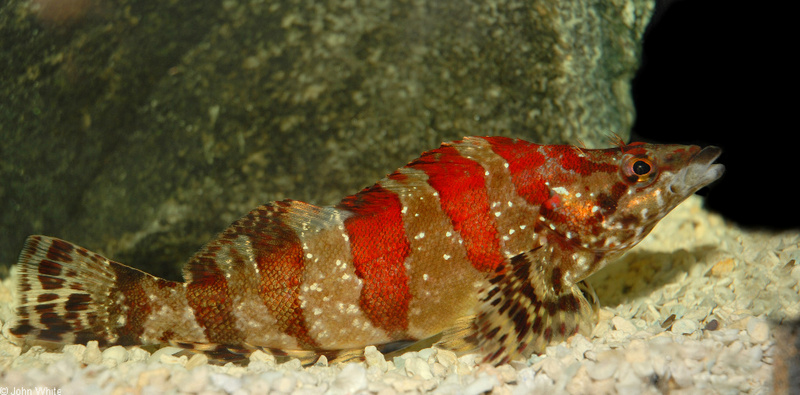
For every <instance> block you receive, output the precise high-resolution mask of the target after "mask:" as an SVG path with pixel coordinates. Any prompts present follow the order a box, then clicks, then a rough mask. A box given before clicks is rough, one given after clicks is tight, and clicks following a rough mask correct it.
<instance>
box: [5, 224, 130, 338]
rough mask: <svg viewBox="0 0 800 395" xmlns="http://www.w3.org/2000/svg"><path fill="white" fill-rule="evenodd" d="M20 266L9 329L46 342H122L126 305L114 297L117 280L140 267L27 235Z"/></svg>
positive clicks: (56, 240)
mask: <svg viewBox="0 0 800 395" xmlns="http://www.w3.org/2000/svg"><path fill="white" fill-rule="evenodd" d="M18 270H19V272H18V281H17V290H18V295H17V298H18V299H17V300H18V304H17V322H16V325H15V326H14V327H13V328H12V329H11V334H13V335H15V336H17V337H20V338H25V339H27V340H38V341H42V342H45V343H59V344H73V343H86V342H88V341H91V340H97V341H98V343H100V345H101V346H102V345H108V344H112V343H117V344H119V343H120V342H119V340H120V337H119V335H118V329H119V328H120V327H121V326H124V321H125V320H124V317H125V314H126V310H127V309H126V308H125V306H123V305H122V303H121V301H120V300H119V298H115V295H119V292H118V291H119V289H118V285H117V284H118V281H117V280H118V278H119V277H120V274H124V273H128V272H131V273H135V272H138V270H136V269H133V268H130V267H127V266H125V265H122V264H120V263H117V262H114V261H111V260H109V259H107V258H104V257H102V256H100V255H98V254H95V253H93V252H91V251H89V250H87V249H85V248H82V247H78V246H76V245H74V244H71V243H69V242H66V241H64V240H60V239H56V238H52V237H47V236H30V237H28V239H27V240H26V241H25V246H24V248H23V249H22V252H21V253H20V257H19V261H18ZM139 273H142V272H139ZM129 274H130V273H129ZM142 274H144V273H142ZM120 318H122V319H120Z"/></svg>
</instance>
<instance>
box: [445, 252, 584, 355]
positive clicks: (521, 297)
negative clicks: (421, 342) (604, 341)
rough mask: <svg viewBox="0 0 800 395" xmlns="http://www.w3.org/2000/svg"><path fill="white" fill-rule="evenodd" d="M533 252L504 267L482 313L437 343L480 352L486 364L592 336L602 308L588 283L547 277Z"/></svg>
mask: <svg viewBox="0 0 800 395" xmlns="http://www.w3.org/2000/svg"><path fill="white" fill-rule="evenodd" d="M539 255H540V254H539V251H537V250H532V251H529V252H526V253H522V254H519V255H517V256H515V257H513V258H511V259H510V260H508V261H506V263H505V264H504V265H501V266H500V267H498V269H497V271H496V274H495V276H494V277H492V278H491V279H490V280H489V284H490V286H489V287H488V288H487V289H486V290H484V293H483V296H482V298H481V301H480V305H479V308H478V311H477V314H476V315H474V316H470V317H464V319H462V320H460V321H459V322H457V324H456V325H455V326H454V327H452V328H451V329H449V330H447V331H445V333H444V334H443V336H442V340H441V341H440V342H439V343H438V344H437V345H438V346H440V347H444V348H448V349H451V350H453V351H456V352H461V353H464V352H476V351H479V352H480V353H481V354H482V355H484V356H485V357H484V360H483V362H486V363H492V364H502V363H506V362H509V361H511V360H513V359H515V358H519V357H522V358H528V357H529V356H530V355H531V354H533V353H542V352H544V351H545V348H546V347H547V345H548V344H552V343H556V342H558V341H562V340H565V339H567V338H569V337H570V336H572V335H574V334H576V333H580V334H583V335H585V336H588V335H589V334H591V331H592V328H594V325H595V324H596V322H597V314H598V304H597V297H596V295H595V293H594V290H593V289H592V288H591V286H590V285H589V284H588V283H586V282H583V281H581V282H579V283H578V284H566V283H564V281H563V278H561V277H559V276H557V275H555V276H554V275H553V274H552V273H551V274H545V273H543V272H540V271H538V270H536V271H535V270H533V268H536V267H543V266H542V262H541V261H542V259H543V257H541V256H539Z"/></svg>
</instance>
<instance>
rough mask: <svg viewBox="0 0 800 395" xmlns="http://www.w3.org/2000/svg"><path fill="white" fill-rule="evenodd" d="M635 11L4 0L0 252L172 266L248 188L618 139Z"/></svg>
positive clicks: (157, 268) (329, 185)
mask: <svg viewBox="0 0 800 395" xmlns="http://www.w3.org/2000/svg"><path fill="white" fill-rule="evenodd" d="M54 4H56V5H54ZM652 6H653V4H652V2H649V1H643V0H633V1H623V0H617V1H610V2H599V1H586V0H584V1H575V2H558V1H555V0H548V1H522V0H519V1H516V0H509V1H502V0H500V1H498V0H490V1H485V0H484V1H479V0H472V1H462V2H453V1H446V2H434V1H427V2H426V1H396V2H392V1H382V0H366V1H363V2H355V1H347V0H345V1H278V2H266V1H237V0H223V1H221V2H165V1H156V0H137V1H135V2H134V1H127V0H117V1H112V0H68V1H67V0H64V1H62V2H54V1H52V0H34V1H21V0H10V1H8V2H6V3H5V5H2V6H0V34H2V37H4V39H3V43H2V47H0V51H2V54H1V55H0V57H2V68H3V69H2V73H0V81H2V84H1V86H0V89H1V90H2V97H4V100H3V103H2V104H0V131H2V135H3V141H2V148H0V179H2V185H0V205H1V206H0V210H2V212H3V215H2V221H1V222H0V264H3V265H8V264H10V263H12V262H13V261H14V260H15V259H16V254H17V253H18V251H19V249H20V247H21V244H22V241H23V239H24V238H25V237H26V236H27V235H28V234H32V233H43V234H48V235H52V236H57V237H61V238H65V239H68V240H70V241H73V242H76V243H78V244H81V245H83V246H85V247H87V248H90V249H93V250H96V251H98V252H101V253H104V254H106V255H109V256H111V257H113V258H115V259H117V260H120V261H123V262H125V263H129V264H133V265H135V266H139V267H145V266H151V267H149V268H148V269H147V270H148V271H151V272H154V273H156V274H162V275H164V274H170V273H171V274H170V276H171V278H176V277H178V276H177V274H176V269H175V265H176V264H180V263H181V262H182V261H183V260H185V259H186V258H187V257H188V256H189V255H190V254H191V253H192V252H193V251H194V250H196V249H197V248H199V247H200V246H201V245H202V244H203V243H204V242H205V241H207V239H208V238H210V237H211V236H213V234H214V233H216V232H217V231H219V230H221V229H222V228H223V227H224V226H226V225H227V224H228V223H229V222H231V221H232V220H234V219H236V218H238V217H239V216H240V215H242V214H244V213H245V212H247V211H248V210H250V209H251V208H253V207H255V206H256V205H258V204H261V203H265V202H268V201H271V200H275V199H283V198H294V199H299V200H305V201H310V202H313V203H317V204H332V203H335V202H337V201H338V199H340V198H341V197H342V196H344V195H346V194H350V193H354V192H356V191H357V190H359V189H360V188H363V187H365V186H368V185H370V184H371V183H373V182H374V181H376V180H378V179H379V178H380V177H381V176H383V175H385V174H387V173H389V172H390V171H392V170H394V169H395V168H397V167H399V166H402V165H403V164H405V163H406V162H407V161H408V160H410V159H412V158H414V157H416V156H417V155H418V154H419V153H421V152H422V151H425V150H428V149H432V148H435V147H437V146H438V144H439V143H440V142H441V141H446V140H453V139H458V138H460V137H462V136H464V135H489V134H503V135H511V136H515V137H521V138H525V139H528V140H533V141H540V142H572V143H575V142H577V141H578V140H582V141H584V142H585V143H586V144H587V145H588V146H597V145H607V144H606V143H605V142H604V136H605V135H606V134H609V133H617V134H620V135H621V136H622V137H623V138H625V137H626V136H627V135H628V133H629V128H630V126H631V124H632V120H633V108H632V102H631V99H630V93H629V81H630V79H631V78H632V75H633V73H634V71H635V69H636V67H637V54H638V51H639V40H640V39H641V37H642V34H643V31H644V27H645V24H646V23H647V21H648V18H649V16H650V12H651V8H652Z"/></svg>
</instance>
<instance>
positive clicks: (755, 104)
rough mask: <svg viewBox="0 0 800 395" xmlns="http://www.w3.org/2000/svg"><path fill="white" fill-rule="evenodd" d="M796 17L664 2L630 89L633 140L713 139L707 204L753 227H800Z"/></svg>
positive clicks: (768, 8)
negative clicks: (722, 169) (717, 170)
mask: <svg viewBox="0 0 800 395" xmlns="http://www.w3.org/2000/svg"><path fill="white" fill-rule="evenodd" d="M795 15H796V13H795V11H794V10H790V9H789V6H788V5H783V4H780V3H777V2H775V3H774V4H773V3H771V2H757V3H748V4H745V3H744V2H737V1H733V2H730V1H728V2H726V1H706V0H680V1H675V0H672V1H660V2H659V3H658V10H657V11H656V14H655V16H654V18H653V21H652V22H651V24H650V26H649V27H648V31H647V33H646V35H645V40H644V51H643V56H644V59H643V64H642V67H641V69H640V71H639V72H638V73H637V77H636V79H635V80H634V85H633V97H634V103H635V106H636V111H637V120H636V123H635V124H634V128H633V139H634V140H644V141H654V142H662V143H692V144H700V145H709V144H710V145H716V146H720V147H722V149H723V155H722V156H721V157H720V159H719V160H718V162H720V163H723V164H724V165H725V166H726V173H725V175H724V176H723V178H722V179H721V180H720V181H718V182H717V183H715V184H713V185H712V186H711V187H710V188H706V189H704V190H702V191H700V194H704V195H706V197H707V200H706V207H707V208H709V209H710V210H712V211H716V212H718V213H720V214H722V215H723V216H725V217H726V218H728V219H730V220H732V221H734V222H736V223H738V224H739V225H741V226H744V227H747V228H767V229H787V228H799V227H800V215H798V212H799V211H800V192H798V189H800V174H798V172H797V169H796V162H797V160H796V158H797V157H798V156H799V154H798V150H800V148H798V147H800V144H798V140H800V139H799V138H798V130H799V129H800V127H798V122H797V120H796V118H795V116H796V114H797V113H798V108H797V107H798V104H800V100H799V99H798V97H797V77H796V74H797V69H798V68H797V61H796V60H793V58H794V56H795V55H794V53H795V52H797V44H796V41H795V39H796V38H797V37H796V36H797V32H796V31H795V32H793V33H791V32H787V31H788V30H789V29H791V27H792V26H794V25H796V22H795V21H794V20H793V19H796V17H795Z"/></svg>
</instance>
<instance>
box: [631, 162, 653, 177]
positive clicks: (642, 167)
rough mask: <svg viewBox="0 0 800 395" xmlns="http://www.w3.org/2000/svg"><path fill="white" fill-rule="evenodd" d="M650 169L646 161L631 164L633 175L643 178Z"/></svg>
mask: <svg viewBox="0 0 800 395" xmlns="http://www.w3.org/2000/svg"><path fill="white" fill-rule="evenodd" d="M650 169H652V167H651V166H650V164H649V163H647V162H646V161H643V160H637V161H636V162H633V173H634V174H636V175H639V176H643V175H645V174H647V173H649V172H650Z"/></svg>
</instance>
